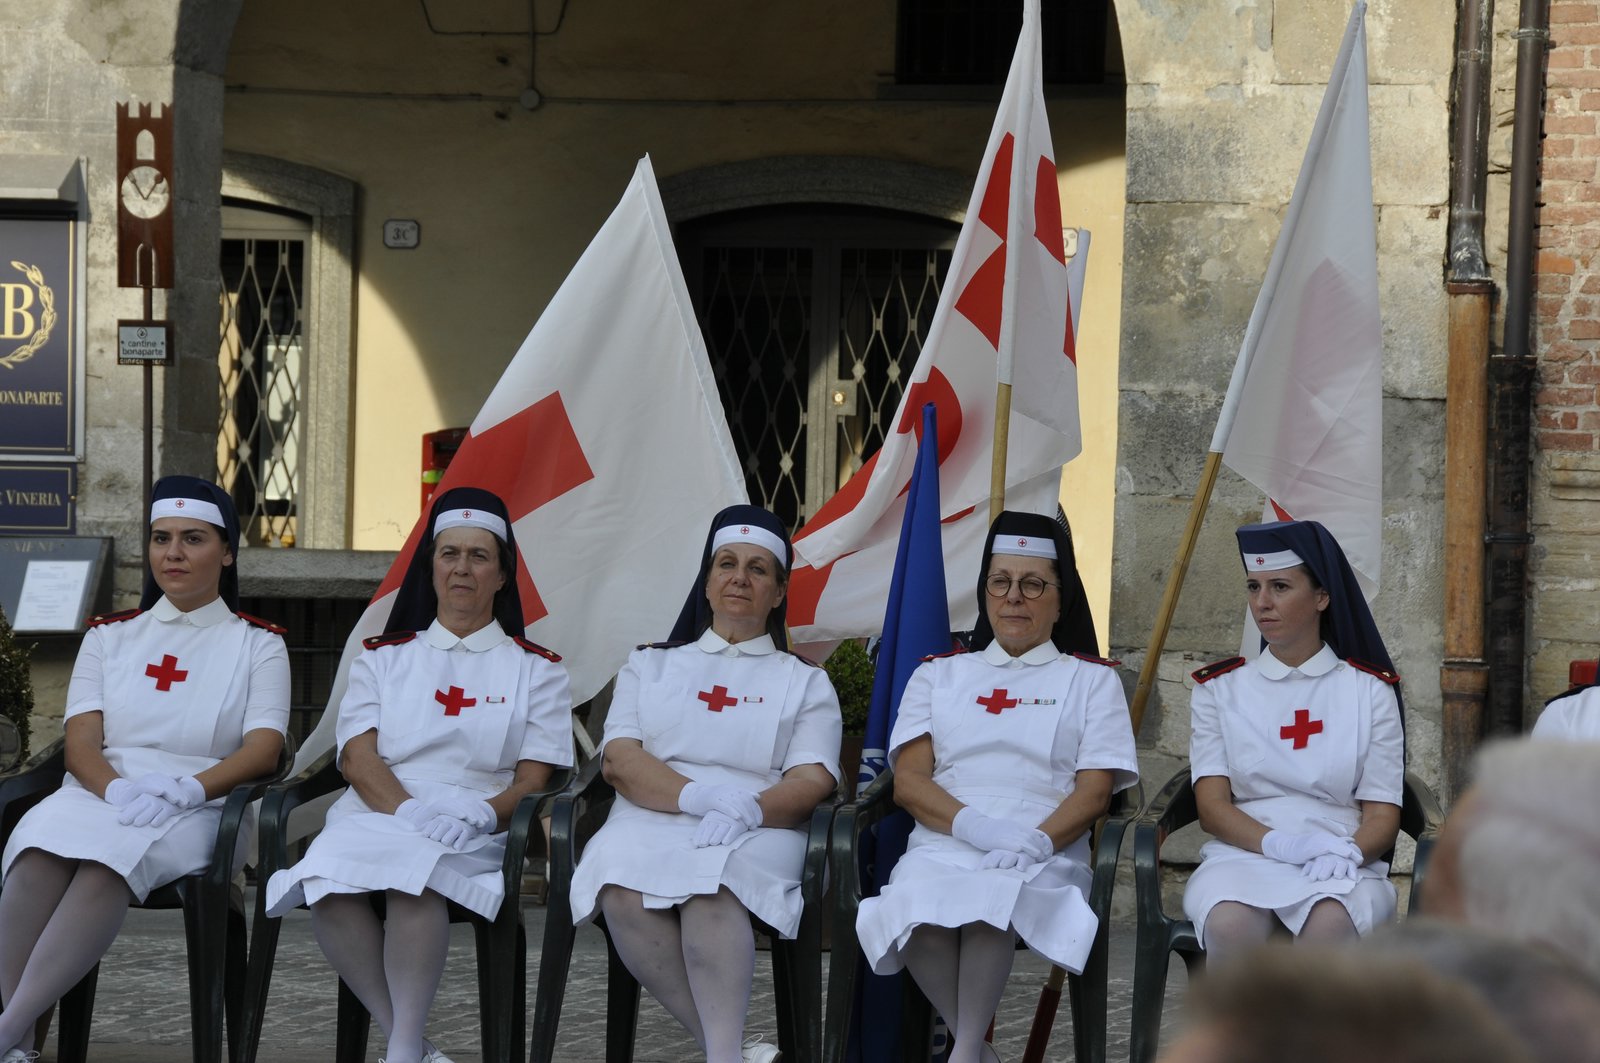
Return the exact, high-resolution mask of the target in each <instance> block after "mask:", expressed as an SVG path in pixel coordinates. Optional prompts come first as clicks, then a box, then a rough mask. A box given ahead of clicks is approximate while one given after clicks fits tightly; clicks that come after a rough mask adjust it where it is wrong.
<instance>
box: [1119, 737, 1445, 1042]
mask: <svg viewBox="0 0 1600 1063" xmlns="http://www.w3.org/2000/svg"><path fill="white" fill-rule="evenodd" d="M1199 820H1200V812H1199V809H1198V808H1197V807H1196V806H1195V799H1194V783H1193V782H1192V781H1191V780H1190V778H1189V769H1188V768H1187V767H1185V768H1184V769H1183V770H1181V771H1179V772H1178V773H1177V774H1175V775H1174V776H1172V778H1170V779H1168V780H1167V784H1166V785H1165V786H1163V787H1162V788H1161V792H1160V793H1158V794H1156V796H1155V799H1154V800H1152V801H1151V802H1150V805H1149V807H1147V808H1146V809H1145V810H1144V812H1143V813H1141V814H1140V816H1139V819H1138V822H1137V824H1136V825H1135V827H1134V837H1133V878H1134V886H1135V889H1136V891H1137V893H1138V937H1137V944H1136V945H1135V952H1134V966H1133V1010H1132V1015H1131V1017H1130V1019H1129V1026H1130V1030H1129V1045H1128V1059H1129V1060H1130V1063H1149V1061H1150V1060H1153V1059H1154V1058H1155V1056H1156V1050H1157V1049H1158V1048H1159V1047H1160V1041H1161V1012H1162V1008H1163V1005H1164V1004H1165V1002H1166V995H1167V969H1168V965H1169V963H1170V962H1171V960H1170V956H1171V953H1174V952H1176V953H1177V954H1178V955H1179V956H1181V957H1182V958H1183V963H1184V966H1185V967H1186V968H1187V969H1188V971H1189V974H1190V975H1191V976H1193V975H1195V974H1198V973H1199V972H1200V971H1202V970H1204V969H1205V959H1206V955H1205V950H1204V949H1202V948H1201V947H1200V943H1199V940H1198V939H1197V938H1196V935H1195V928H1194V924H1193V923H1192V922H1190V921H1189V920H1187V919H1181V918H1180V919H1175V918H1173V917H1172V916H1169V915H1167V914H1166V912H1165V911H1164V910H1163V909H1162V907H1161V846H1162V845H1163V844H1165V843H1166V840H1167V838H1168V837H1170V836H1171V835H1172V834H1173V833H1174V832H1175V831H1177V830H1179V829H1181V828H1183V827H1186V826H1188V825H1189V824H1191V823H1197V822H1199ZM1443 824H1444V812H1443V811H1442V810H1441V809H1440V807H1439V801H1438V798H1436V797H1434V795H1433V791H1432V790H1430V789H1428V785H1427V784H1426V783H1424V782H1423V781H1422V780H1421V779H1419V778H1418V777H1417V776H1415V775H1413V774H1412V773H1411V772H1406V777H1405V791H1404V798H1403V804H1402V805H1401V808H1400V829H1401V830H1402V831H1404V832H1405V833H1406V834H1408V835H1410V836H1411V837H1412V838H1413V839H1414V840H1415V841H1416V843H1417V849H1416V855H1415V857H1414V858H1413V861H1412V871H1411V904H1410V909H1409V911H1410V914H1412V915H1416V914H1419V913H1420V912H1421V910H1422V882H1423V878H1424V877H1425V875H1426V874H1427V869H1428V858H1429V856H1430V855H1431V854H1432V851H1433V843H1434V840H1435V839H1436V838H1437V837H1438V835H1439V828H1440V827H1441V826H1442V825H1443Z"/></svg>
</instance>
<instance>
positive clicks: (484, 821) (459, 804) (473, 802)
mask: <svg viewBox="0 0 1600 1063" xmlns="http://www.w3.org/2000/svg"><path fill="white" fill-rule="evenodd" d="M423 816H424V818H425V819H431V818H433V817H434V816H454V817H455V818H456V819H459V820H461V821H462V822H464V823H469V824H471V825H472V827H473V828H474V829H475V830H477V831H478V832H479V833H480V834H481V833H483V832H484V831H487V830H489V829H490V828H491V827H493V826H494V825H495V824H496V823H497V822H499V819H500V817H499V816H498V815H496V814H495V810H494V808H493V806H491V805H490V804H489V802H487V801H484V800H482V799H480V798H476V797H440V798H436V799H435V800H432V801H429V802H428V803H427V804H426V805H425V806H423Z"/></svg>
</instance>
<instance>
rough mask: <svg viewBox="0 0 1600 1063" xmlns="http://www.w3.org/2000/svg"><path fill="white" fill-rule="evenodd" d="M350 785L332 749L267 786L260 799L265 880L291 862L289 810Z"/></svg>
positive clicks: (261, 854)
mask: <svg viewBox="0 0 1600 1063" xmlns="http://www.w3.org/2000/svg"><path fill="white" fill-rule="evenodd" d="M347 785H349V784H348V783H346V781H345V778H344V775H343V774H342V773H340V771H339V765H338V763H337V755H336V754H335V752H334V751H333V750H331V749H330V750H329V751H328V752H326V753H324V754H323V755H322V756H320V757H318V758H317V759H316V760H315V761H313V762H312V763H311V764H309V765H307V766H306V768H305V770H304V771H302V772H300V773H299V774H298V775H295V776H293V777H291V778H289V779H285V780H284V781H283V782H281V783H278V784H276V785H274V786H272V787H270V788H269V789H268V790H267V793H266V796H265V797H263V798H262V800H261V820H260V828H259V829H260V832H261V841H260V856H259V860H258V863H257V867H258V868H259V869H260V872H259V873H260V876H261V880H262V881H263V882H265V881H266V880H267V879H268V878H271V877H272V874H273V872H275V871H281V870H283V869H284V868H286V867H288V866H289V843H288V840H287V839H288V831H289V813H291V812H293V811H294V810H295V809H296V808H299V807H300V806H301V805H303V804H305V803H306V802H307V801H312V800H315V799H316V798H318V797H322V796H324V795H325V794H331V793H333V792H334V791H335V790H338V789H340V788H341V787H344V786H347Z"/></svg>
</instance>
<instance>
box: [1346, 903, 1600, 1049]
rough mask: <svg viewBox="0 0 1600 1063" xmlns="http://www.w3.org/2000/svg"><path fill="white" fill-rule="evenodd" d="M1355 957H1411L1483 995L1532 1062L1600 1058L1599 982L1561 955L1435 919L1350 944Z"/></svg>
mask: <svg viewBox="0 0 1600 1063" xmlns="http://www.w3.org/2000/svg"><path fill="white" fill-rule="evenodd" d="M1356 948H1357V950H1358V954H1365V955H1369V956H1373V957H1379V958H1384V959H1388V958H1391V957H1398V958H1402V959H1412V960H1417V961H1419V962H1421V963H1423V964H1425V965H1427V967H1428V968H1429V969H1430V970H1432V971H1434V972H1435V973H1437V974H1442V975H1445V976H1446V977H1449V978H1454V979H1456V980H1457V981H1460V982H1462V983H1464V984H1465V985H1467V986H1468V987H1470V988H1471V989H1473V990H1474V991H1475V992H1476V993H1477V994H1478V995H1479V996H1480V997H1482V998H1483V1004H1484V1006H1485V1007H1486V1008H1487V1009H1488V1010H1490V1011H1492V1012H1493V1013H1494V1014H1495V1015H1498V1016H1499V1017H1500V1019H1501V1020H1502V1021H1503V1022H1505V1024H1506V1026H1507V1027H1509V1028H1510V1030H1511V1032H1512V1033H1514V1034H1515V1035H1516V1036H1517V1037H1518V1038H1519V1039H1520V1040H1521V1041H1522V1043H1523V1046H1524V1047H1525V1048H1526V1049H1527V1050H1528V1052H1529V1054H1530V1055H1532V1056H1533V1059H1534V1061H1535V1063H1578V1061H1583V1063H1592V1061H1597V1060H1600V1022H1597V1021H1596V1020H1597V1019H1600V981H1596V980H1595V979H1594V978H1591V977H1590V976H1589V975H1587V974H1585V973H1584V972H1583V971H1581V970H1579V969H1578V968H1577V967H1576V966H1575V965H1574V964H1572V963H1571V962H1570V961H1568V960H1567V959H1566V958H1565V957H1562V956H1558V955H1556V954H1555V953H1554V952H1551V951H1548V950H1545V949H1542V948H1538V947H1535V946H1530V945H1523V944H1520V943H1518V942H1515V941H1512V940H1511V939H1509V938H1507V937H1504V936H1502V935H1500V934H1494V933H1490V932H1488V931H1485V930H1480V929H1478V928H1477V927H1471V926H1463V925H1462V924H1460V923H1447V922H1444V921H1443V920H1439V919H1408V920H1406V921H1405V922H1404V923H1398V924H1395V925H1394V926H1390V927H1385V928H1384V929H1383V930H1380V931H1379V932H1378V933H1376V934H1374V935H1372V936H1371V937H1370V938H1367V939H1366V940H1365V941H1363V942H1362V943H1361V944H1360V945H1359V946H1356Z"/></svg>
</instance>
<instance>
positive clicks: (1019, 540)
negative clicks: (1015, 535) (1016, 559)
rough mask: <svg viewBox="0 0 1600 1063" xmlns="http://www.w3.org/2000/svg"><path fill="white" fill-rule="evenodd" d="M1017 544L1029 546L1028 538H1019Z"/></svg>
mask: <svg viewBox="0 0 1600 1063" xmlns="http://www.w3.org/2000/svg"><path fill="white" fill-rule="evenodd" d="M1017 545H1018V546H1027V545H1028V540H1026V539H1018V540H1017Z"/></svg>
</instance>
